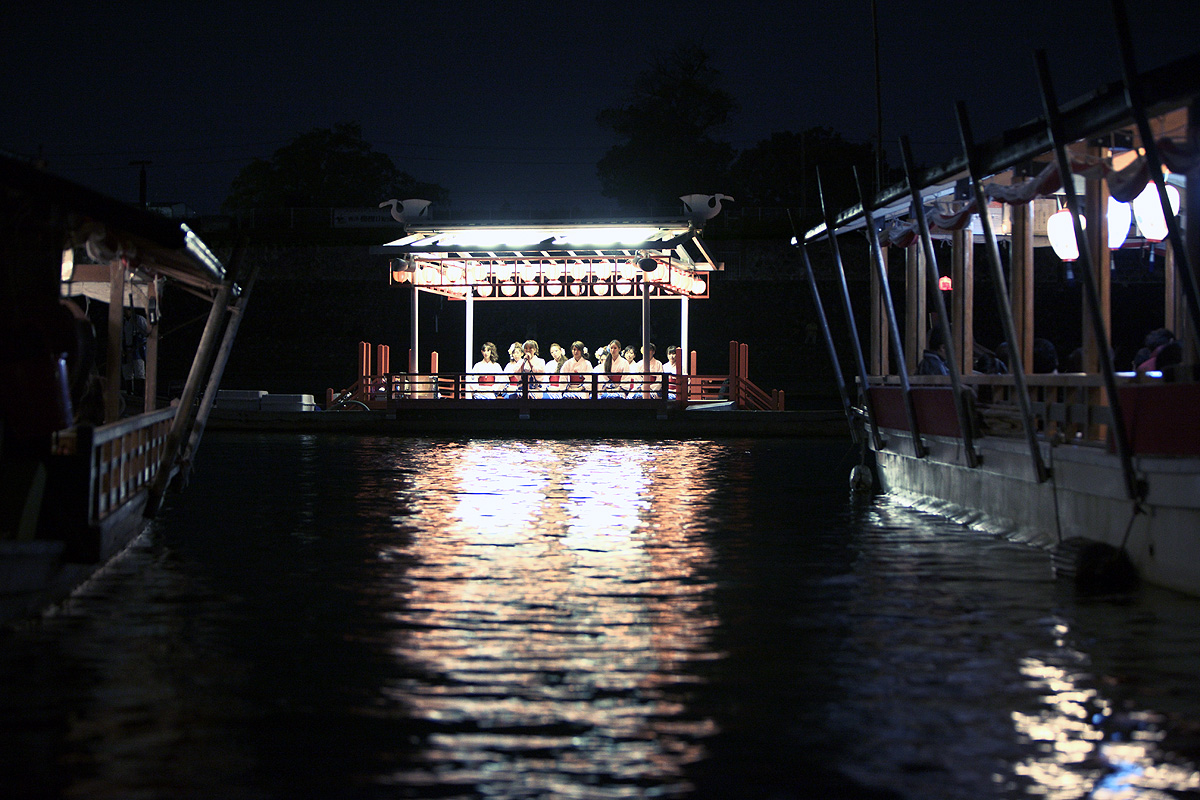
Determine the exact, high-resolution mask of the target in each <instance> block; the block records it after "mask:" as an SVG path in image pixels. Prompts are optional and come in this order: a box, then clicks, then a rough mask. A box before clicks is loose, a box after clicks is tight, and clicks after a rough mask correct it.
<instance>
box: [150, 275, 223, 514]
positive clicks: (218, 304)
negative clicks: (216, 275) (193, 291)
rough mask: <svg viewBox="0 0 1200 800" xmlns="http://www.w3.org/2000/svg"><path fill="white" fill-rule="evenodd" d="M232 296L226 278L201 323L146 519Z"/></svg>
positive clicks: (167, 474) (185, 428)
mask: <svg viewBox="0 0 1200 800" xmlns="http://www.w3.org/2000/svg"><path fill="white" fill-rule="evenodd" d="M233 258H234V260H235V261H236V260H237V259H238V253H235V254H234V257H233ZM232 293H233V279H232V278H227V279H226V280H225V282H224V283H222V284H221V286H220V288H218V289H217V294H216V297H214V298H213V304H212V308H211V309H210V310H209V312H208V321H207V322H205V324H204V333H203V334H201V336H200V346H199V347H198V348H197V350H196V357H195V358H194V359H192V368H191V371H189V372H188V378H187V382H186V383H184V386H183V395H182V396H181V397H180V398H179V410H178V411H176V412H175V419H174V420H172V421H171V430H170V431H168V432H167V440H166V442H165V444H164V446H163V456H162V460H160V461H159V463H158V467H157V469H156V470H155V472H154V482H153V483H152V484H151V485H150V494H149V497H148V498H147V499H146V507H145V509H144V511H143V514H144V515H145V516H147V517H153V516H154V515H155V514H157V513H158V509H159V507H160V506H161V505H162V499H163V496H164V495H165V494H166V490H167V483H168V482H169V481H170V480H171V470H172V467H173V466H174V464H175V461H176V459H177V458H178V457H179V456H180V454H181V453H182V450H183V443H184V437H185V436H186V435H187V434H188V432H189V431H190V430H191V427H192V421H193V420H194V419H195V414H196V396H197V395H198V394H199V393H200V385H201V383H203V382H204V380H205V379H206V378H207V376H208V373H209V367H210V365H211V364H212V361H213V356H214V355H215V352H216V347H217V336H218V335H219V334H220V332H221V329H222V328H223V327H224V325H225V317H226V316H227V315H228V313H229V297H230V295H231V294H232Z"/></svg>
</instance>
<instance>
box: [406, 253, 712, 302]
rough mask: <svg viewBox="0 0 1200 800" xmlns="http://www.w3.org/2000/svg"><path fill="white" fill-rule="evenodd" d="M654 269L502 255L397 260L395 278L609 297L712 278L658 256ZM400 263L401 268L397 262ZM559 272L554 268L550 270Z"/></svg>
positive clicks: (473, 288)
mask: <svg viewBox="0 0 1200 800" xmlns="http://www.w3.org/2000/svg"><path fill="white" fill-rule="evenodd" d="M655 262H656V264H657V266H656V267H655V268H654V269H653V270H651V271H650V272H643V271H642V270H640V269H639V268H638V265H637V263H636V262H635V261H631V260H628V259H622V260H619V261H617V260H601V261H592V262H588V261H584V260H582V259H579V260H574V261H571V262H569V263H567V264H566V265H565V266H564V265H561V264H555V265H554V267H553V268H552V269H551V270H545V269H544V267H543V265H542V264H540V263H539V262H537V261H533V260H515V261H514V260H496V261H494V262H491V263H486V262H484V263H481V262H476V261H471V262H463V261H457V260H454V259H446V260H442V261H438V262H435V263H434V264H430V263H421V262H418V263H416V264H404V263H402V262H393V270H392V280H393V282H395V283H407V282H409V281H413V282H415V283H416V284H417V285H418V286H421V287H423V288H428V289H431V290H436V291H439V292H442V293H445V294H447V295H450V296H455V297H466V296H467V294H468V292H473V293H474V295H475V296H477V297H485V298H486V297H493V296H496V297H515V296H517V294H518V293H521V294H523V295H524V296H526V297H539V296H549V297H560V296H561V297H605V296H608V295H609V294H610V293H611V294H612V295H613V296H625V295H630V294H633V293H634V291H635V289H637V287H640V286H641V282H642V281H643V280H647V281H649V282H650V284H651V285H652V287H655V288H656V289H657V290H658V291H657V292H656V293H659V294H661V293H666V294H677V295H704V294H706V292H707V291H708V282H707V281H706V280H705V279H704V278H702V277H699V275H696V274H693V273H690V272H688V271H685V270H682V269H680V268H678V267H673V266H671V265H670V263H669V262H667V261H658V260H657V259H655ZM398 266H399V268H397V267H398ZM551 272H552V273H553V274H550V273H551Z"/></svg>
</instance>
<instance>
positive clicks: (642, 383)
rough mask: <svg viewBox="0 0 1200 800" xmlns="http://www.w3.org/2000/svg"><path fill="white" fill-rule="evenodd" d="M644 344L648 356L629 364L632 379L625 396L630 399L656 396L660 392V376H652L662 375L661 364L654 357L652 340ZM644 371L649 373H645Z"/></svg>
mask: <svg viewBox="0 0 1200 800" xmlns="http://www.w3.org/2000/svg"><path fill="white" fill-rule="evenodd" d="M646 346H647V348H649V350H650V356H649V358H643V359H642V360H641V361H635V362H633V364H631V365H630V366H629V372H630V374H631V375H632V378H633V380H632V386H631V387H630V388H631V391H630V392H629V394H628V395H627V397H629V399H631V400H636V399H637V398H639V397H640V398H657V397H658V396H659V395H660V393H661V392H662V383H663V382H662V378H661V377H658V378H655V377H652V376H653V375H660V376H661V375H662V373H663V364H662V362H661V361H659V360H658V359H657V358H655V357H654V342H647V344H646ZM643 355H645V354H643ZM639 373H640V374H639ZM646 373H650V374H649V375H647V374H646Z"/></svg>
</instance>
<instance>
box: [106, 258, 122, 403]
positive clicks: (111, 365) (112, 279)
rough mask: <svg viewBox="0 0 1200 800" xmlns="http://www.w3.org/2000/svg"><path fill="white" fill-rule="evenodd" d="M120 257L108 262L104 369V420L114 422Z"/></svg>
mask: <svg viewBox="0 0 1200 800" xmlns="http://www.w3.org/2000/svg"><path fill="white" fill-rule="evenodd" d="M126 269H127V266H126V264H125V261H124V259H121V258H117V259H114V260H113V261H112V262H111V263H110V264H109V265H108V275H109V285H108V344H107V347H108V357H107V360H106V362H105V370H104V379H105V386H104V421H105V422H106V423H107V422H116V421H117V420H118V419H120V417H121V351H122V349H123V348H122V334H123V333H124V332H125V328H124V325H125V313H124V312H125V271H126Z"/></svg>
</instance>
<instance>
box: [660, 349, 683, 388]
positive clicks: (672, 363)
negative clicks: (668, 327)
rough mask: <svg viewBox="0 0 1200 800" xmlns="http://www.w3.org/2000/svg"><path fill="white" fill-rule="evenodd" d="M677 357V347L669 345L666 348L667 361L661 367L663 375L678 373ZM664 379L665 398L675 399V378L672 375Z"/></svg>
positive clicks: (678, 352)
mask: <svg viewBox="0 0 1200 800" xmlns="http://www.w3.org/2000/svg"><path fill="white" fill-rule="evenodd" d="M679 359H680V350H679V348H678V347H676V346H675V345H671V346H670V347H668V348H667V363H666V364H663V369H662V371H663V375H665V376H671V375H678V374H679ZM665 380H666V383H667V399H668V400H674V399H675V386H676V379H675V378H672V377H667V378H665Z"/></svg>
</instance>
